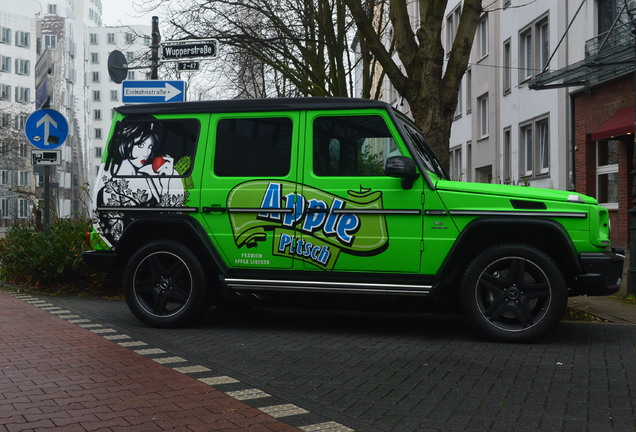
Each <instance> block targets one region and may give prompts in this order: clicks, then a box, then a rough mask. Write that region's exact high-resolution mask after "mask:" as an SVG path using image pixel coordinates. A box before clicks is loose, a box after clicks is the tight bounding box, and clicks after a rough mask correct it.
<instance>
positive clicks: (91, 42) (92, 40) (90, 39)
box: [88, 33, 97, 45]
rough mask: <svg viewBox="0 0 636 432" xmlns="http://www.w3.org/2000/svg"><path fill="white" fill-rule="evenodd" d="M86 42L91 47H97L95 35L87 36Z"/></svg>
mask: <svg viewBox="0 0 636 432" xmlns="http://www.w3.org/2000/svg"><path fill="white" fill-rule="evenodd" d="M88 40H89V43H90V44H91V45H97V33H91V34H89V35H88Z"/></svg>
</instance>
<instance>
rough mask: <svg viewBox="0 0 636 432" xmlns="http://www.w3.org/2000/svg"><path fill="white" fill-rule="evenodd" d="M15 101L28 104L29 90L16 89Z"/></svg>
mask: <svg viewBox="0 0 636 432" xmlns="http://www.w3.org/2000/svg"><path fill="white" fill-rule="evenodd" d="M15 100H16V102H21V103H29V102H30V101H31V89H30V88H28V87H16V89H15Z"/></svg>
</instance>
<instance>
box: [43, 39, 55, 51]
mask: <svg viewBox="0 0 636 432" xmlns="http://www.w3.org/2000/svg"><path fill="white" fill-rule="evenodd" d="M44 47H45V48H49V49H52V50H54V49H57V35H44Z"/></svg>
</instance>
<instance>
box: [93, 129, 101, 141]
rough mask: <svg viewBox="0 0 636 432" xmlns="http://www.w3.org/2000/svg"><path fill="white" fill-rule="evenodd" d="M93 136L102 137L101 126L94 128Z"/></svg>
mask: <svg viewBox="0 0 636 432" xmlns="http://www.w3.org/2000/svg"><path fill="white" fill-rule="evenodd" d="M95 138H96V139H102V129H101V128H95Z"/></svg>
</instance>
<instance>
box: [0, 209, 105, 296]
mask: <svg viewBox="0 0 636 432" xmlns="http://www.w3.org/2000/svg"><path fill="white" fill-rule="evenodd" d="M89 230H90V224H89V222H86V221H75V220H70V219H59V220H57V221H56V222H54V223H52V224H51V225H50V227H49V232H48V233H44V232H43V231H39V230H37V229H35V228H33V227H31V226H25V225H17V224H16V225H13V226H12V227H11V228H10V229H9V231H8V232H7V234H6V237H5V238H4V239H0V277H1V278H2V279H3V280H5V281H7V282H12V283H15V284H18V285H22V286H29V287H34V288H37V289H40V290H45V291H49V292H64V293H80V292H87V291H90V292H94V291H106V292H107V293H106V294H105V295H108V294H113V292H112V291H113V290H114V288H113V287H112V286H111V287H110V288H109V287H108V284H106V281H107V279H106V278H105V277H104V276H103V275H95V274H91V273H90V271H89V270H88V268H86V266H85V265H84V263H83V261H82V258H81V253H82V252H83V251H85V250H86V249H87V246H86V245H85V243H84V238H85V235H86V232H87V231H89Z"/></svg>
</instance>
